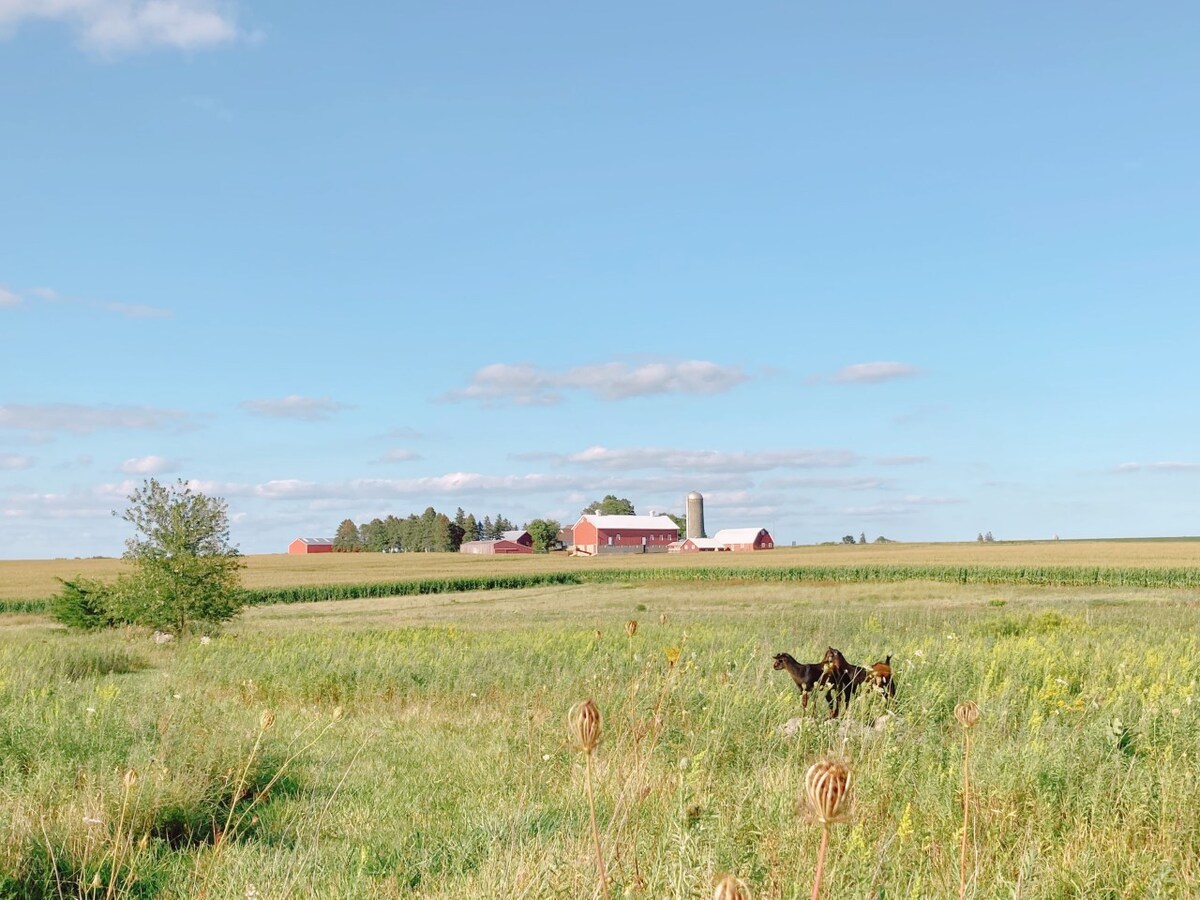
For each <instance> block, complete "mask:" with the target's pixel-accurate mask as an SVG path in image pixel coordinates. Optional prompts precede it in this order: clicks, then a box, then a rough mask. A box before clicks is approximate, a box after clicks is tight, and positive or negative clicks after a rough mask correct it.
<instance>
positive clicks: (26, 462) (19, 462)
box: [0, 453, 33, 469]
mask: <svg viewBox="0 0 1200 900" xmlns="http://www.w3.org/2000/svg"><path fill="white" fill-rule="evenodd" d="M32 466H33V457H32V456H19V455H17V454H16V453H0V469H28V468H31V467H32Z"/></svg>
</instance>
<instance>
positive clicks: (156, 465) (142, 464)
mask: <svg viewBox="0 0 1200 900" xmlns="http://www.w3.org/2000/svg"><path fill="white" fill-rule="evenodd" d="M177 468H178V466H177V464H176V463H175V461H174V460H171V459H167V458H166V457H163V456H137V457H134V458H133V459H127V460H125V462H123V463H121V471H122V472H124V473H125V474H126V475H162V474H163V473H164V472H174V471H175V470H176V469H177Z"/></svg>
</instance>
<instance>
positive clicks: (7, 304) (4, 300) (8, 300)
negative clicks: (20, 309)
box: [0, 284, 21, 309]
mask: <svg viewBox="0 0 1200 900" xmlns="http://www.w3.org/2000/svg"><path fill="white" fill-rule="evenodd" d="M20 305H21V298H20V297H19V296H17V294H15V293H14V292H13V291H10V290H9V289H8V288H6V287H5V286H4V285H2V284H0V309H12V308H13V307H16V306H20Z"/></svg>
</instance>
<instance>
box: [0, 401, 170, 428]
mask: <svg viewBox="0 0 1200 900" xmlns="http://www.w3.org/2000/svg"><path fill="white" fill-rule="evenodd" d="M191 424H192V417H191V416H190V415H189V414H188V413H185V412H182V411H180V410H176V409H158V408H155V407H152V406H111V405H107V404H101V405H97V406H86V405H84V404H81V403H43V404H19V403H15V404H8V405H5V406H0V428H12V429H17V430H19V431H29V432H32V433H33V434H35V435H47V434H53V433H56V432H65V433H68V434H91V433H93V432H95V431H101V430H105V429H129V428H146V429H161V428H182V427H187V426H189V425H191Z"/></svg>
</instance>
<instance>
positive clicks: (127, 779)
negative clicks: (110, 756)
mask: <svg viewBox="0 0 1200 900" xmlns="http://www.w3.org/2000/svg"><path fill="white" fill-rule="evenodd" d="M137 780H138V773H137V769H126V770H125V774H124V775H122V776H121V784H123V785H124V786H125V790H127V791H128V790H130V789H131V788H132V787H133V786H134V785H135V784H137Z"/></svg>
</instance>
